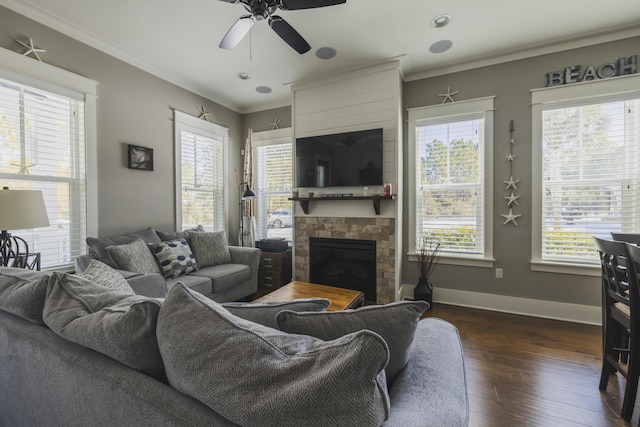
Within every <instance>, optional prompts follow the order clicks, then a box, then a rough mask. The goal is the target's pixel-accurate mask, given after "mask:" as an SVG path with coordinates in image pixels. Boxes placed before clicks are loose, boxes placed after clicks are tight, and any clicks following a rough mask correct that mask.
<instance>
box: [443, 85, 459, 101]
mask: <svg viewBox="0 0 640 427" xmlns="http://www.w3.org/2000/svg"><path fill="white" fill-rule="evenodd" d="M459 93H460V91H459V90H457V91H455V92H451V86H449V87H448V88H447V93H439V94H438V96H444V98H443V99H442V104H444V103H445V102H447V101H451V102H456V101H455V100H454V99H453V95H457V94H459Z"/></svg>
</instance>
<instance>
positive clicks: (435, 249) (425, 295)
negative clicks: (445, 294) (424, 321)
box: [413, 235, 440, 304]
mask: <svg viewBox="0 0 640 427" xmlns="http://www.w3.org/2000/svg"><path fill="white" fill-rule="evenodd" d="M439 253H440V242H438V241H434V240H433V239H432V238H430V237H429V236H427V235H423V236H422V239H419V240H418V242H416V258H417V260H418V269H419V273H420V276H419V278H418V284H417V285H416V287H415V288H414V290H413V299H414V300H422V301H427V302H428V303H429V304H433V284H432V283H431V282H430V281H429V278H430V277H431V273H433V270H435V268H436V266H437V265H438V262H439V261H440V255H439Z"/></svg>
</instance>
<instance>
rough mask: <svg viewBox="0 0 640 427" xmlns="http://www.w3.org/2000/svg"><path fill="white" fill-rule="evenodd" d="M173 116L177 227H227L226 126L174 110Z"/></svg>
mask: <svg viewBox="0 0 640 427" xmlns="http://www.w3.org/2000/svg"><path fill="white" fill-rule="evenodd" d="M174 119H175V138H176V174H177V176H176V186H177V191H176V193H177V197H176V203H177V206H176V213H177V215H178V218H177V219H176V224H177V227H178V229H179V230H184V229H187V228H192V227H196V226H198V225H202V226H203V227H204V228H205V229H206V230H208V231H222V230H225V231H226V217H227V215H226V205H227V197H226V191H225V188H226V186H225V176H226V163H227V162H226V159H225V156H226V148H225V146H226V139H227V135H228V129H227V128H224V127H222V126H219V125H216V124H214V123H209V122H207V121H204V120H201V119H198V118H196V117H193V116H190V115H188V114H184V113H181V112H180V111H177V110H175V111H174Z"/></svg>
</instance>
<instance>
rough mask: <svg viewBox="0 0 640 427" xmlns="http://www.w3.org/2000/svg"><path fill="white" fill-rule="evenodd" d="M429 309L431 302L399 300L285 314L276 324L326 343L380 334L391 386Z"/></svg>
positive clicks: (278, 317)
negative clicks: (352, 335) (349, 336)
mask: <svg viewBox="0 0 640 427" xmlns="http://www.w3.org/2000/svg"><path fill="white" fill-rule="evenodd" d="M428 308H429V303H427V302H425V301H400V302H394V303H391V304H387V305H370V306H365V307H362V308H359V309H356V310H346V311H333V312H329V311H328V312H325V313H296V312H293V311H282V312H280V313H278V315H277V316H276V322H277V323H278V326H279V327H280V329H281V330H283V331H285V332H289V333H291V334H305V335H311V336H313V337H316V338H320V339H323V340H333V339H336V338H338V337H341V336H343V335H346V334H350V333H353V332H356V331H360V330H363V329H368V330H370V331H373V332H375V333H377V334H379V335H380V336H381V337H382V338H383V339H384V340H385V341H386V342H387V345H388V346H389V364H388V365H387V367H386V369H385V371H386V373H387V381H388V383H389V385H391V384H393V381H394V380H395V378H396V376H397V375H398V373H399V372H400V371H401V370H402V369H404V367H405V366H406V364H407V362H408V361H409V347H411V343H412V342H413V337H414V335H415V332H416V327H417V326H418V321H419V320H420V316H421V315H422V313H424V311H425V310H427V309H428Z"/></svg>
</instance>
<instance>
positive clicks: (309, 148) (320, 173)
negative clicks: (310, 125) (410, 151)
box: [296, 128, 382, 187]
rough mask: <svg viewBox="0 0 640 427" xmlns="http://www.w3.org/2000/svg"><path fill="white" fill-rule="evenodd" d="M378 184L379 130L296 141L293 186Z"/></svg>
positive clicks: (380, 169)
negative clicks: (294, 182)
mask: <svg viewBox="0 0 640 427" xmlns="http://www.w3.org/2000/svg"><path fill="white" fill-rule="evenodd" d="M366 185H382V128H379V129H369V130H362V131H356V132H345V133H336V134H331V135H320V136H309V137H305V138H297V139H296V187H356V186H366Z"/></svg>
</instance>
